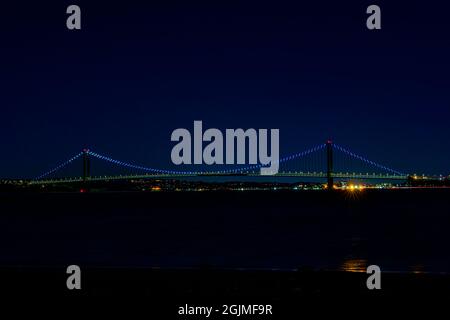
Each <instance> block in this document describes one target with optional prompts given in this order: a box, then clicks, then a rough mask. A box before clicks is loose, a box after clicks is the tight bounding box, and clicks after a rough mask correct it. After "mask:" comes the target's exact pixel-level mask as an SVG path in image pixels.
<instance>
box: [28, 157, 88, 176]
mask: <svg viewBox="0 0 450 320" xmlns="http://www.w3.org/2000/svg"><path fill="white" fill-rule="evenodd" d="M82 154H83V152H80V153H79V154H77V155H75V156H73V157H72V158H70V159H69V160H67V161H66V162H63V163H61V164H60V165H59V166H57V167H55V168H53V169H51V170H49V171H47V172H44V173H43V174H41V175H40V176H38V177H36V178H35V179H36V180H39V179H42V178H45V177H47V176H49V175H50V174H52V173H55V172H56V171H58V170H61V169H62V168H64V167H66V166H68V165H69V164H71V163H72V162H73V161H75V160H76V159H78V158H79V157H81V155H82Z"/></svg>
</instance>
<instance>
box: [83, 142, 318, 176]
mask: <svg viewBox="0 0 450 320" xmlns="http://www.w3.org/2000/svg"><path fill="white" fill-rule="evenodd" d="M323 148H325V144H321V145H318V146H316V147H313V148H311V149H308V150H306V151H303V152H299V153H296V154H293V155H290V156H287V157H283V158H280V159H279V161H278V162H279V163H283V162H288V161H292V160H295V159H299V158H302V157H305V156H307V155H309V154H312V153H314V152H317V151H320V150H322V149H323ZM88 153H89V155H91V156H93V157H95V158H97V159H100V160H103V161H107V162H110V163H113V164H115V165H118V166H122V167H125V168H131V169H137V170H141V171H145V172H151V173H155V174H172V175H193V174H233V173H245V172H248V171H251V170H256V169H260V168H262V167H264V165H263V164H255V165H251V166H246V167H242V168H235V169H226V170H220V171H177V170H164V169H157V168H151V167H145V166H141V165H136V164H132V163H128V162H124V161H120V160H116V159H113V158H111V157H108V156H105V155H102V154H99V153H96V152H93V151H88Z"/></svg>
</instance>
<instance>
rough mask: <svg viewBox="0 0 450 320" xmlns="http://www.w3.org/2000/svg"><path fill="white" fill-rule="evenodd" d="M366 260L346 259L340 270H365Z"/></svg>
mask: <svg viewBox="0 0 450 320" xmlns="http://www.w3.org/2000/svg"><path fill="white" fill-rule="evenodd" d="M366 269H367V260H365V259H348V260H345V261H344V263H343V264H342V266H341V270H342V271H346V272H366Z"/></svg>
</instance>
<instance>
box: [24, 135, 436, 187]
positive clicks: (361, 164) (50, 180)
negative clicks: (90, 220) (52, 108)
mask: <svg viewBox="0 0 450 320" xmlns="http://www.w3.org/2000/svg"><path fill="white" fill-rule="evenodd" d="M79 159H82V175H80V176H77V177H73V176H72V177H68V176H63V177H61V176H59V177H58V176H57V173H58V172H59V171H61V170H62V169H64V168H66V167H68V166H70V165H71V164H72V163H74V162H75V161H77V160H79ZM94 159H95V160H99V161H101V162H104V163H108V164H110V165H113V166H114V167H116V168H122V169H125V170H127V171H128V173H121V174H116V175H92V172H91V161H92V160H94ZM351 162H353V163H354V162H356V163H357V164H358V166H357V167H358V168H359V170H355V169H354V170H350V168H351V167H352V165H351V164H350V163H351ZM262 167H263V165H261V164H256V165H247V166H241V167H233V168H231V169H229V168H227V169H224V170H200V171H190V170H185V171H182V170H168V169H159V168H152V167H146V166H142V165H138V164H134V163H131V162H125V161H121V160H117V159H113V158H111V157H109V156H106V155H103V154H99V153H97V152H94V151H92V150H89V149H84V150H83V151H82V152H80V153H78V154H76V155H75V156H73V157H72V158H70V159H69V160H67V161H65V162H63V163H61V164H59V165H58V166H56V167H54V168H52V169H51V170H48V171H46V172H44V173H42V174H41V175H39V176H38V177H36V178H35V179H33V180H31V181H30V182H29V183H30V184H42V185H45V184H58V183H72V182H88V181H113V180H127V179H164V178H167V179H182V178H188V177H227V176H232V177H236V179H238V178H239V177H242V176H248V177H267V176H262V175H261V174H260V169H261V168H262ZM353 167H354V166H353ZM273 177H292V178H308V179H320V180H326V182H327V186H328V188H332V187H333V184H334V181H335V180H337V179H342V180H345V179H361V180H392V181H397V182H401V181H406V180H407V179H409V178H411V177H415V178H417V176H414V175H411V174H407V173H403V172H401V171H398V170H395V169H392V168H389V167H387V166H384V165H382V164H380V163H377V162H374V161H372V160H369V159H367V158H366V157H364V156H361V155H359V154H356V153H354V152H352V151H350V150H348V149H346V148H344V147H342V146H340V145H337V144H335V143H333V142H332V141H327V142H326V143H323V144H320V145H317V146H314V147H312V148H310V149H308V150H305V151H303V152H299V153H295V154H292V155H289V156H286V157H283V158H280V159H279V171H278V173H277V174H275V175H274V176H273ZM420 178H423V179H426V178H427V177H425V176H421V177H420ZM430 179H431V178H430Z"/></svg>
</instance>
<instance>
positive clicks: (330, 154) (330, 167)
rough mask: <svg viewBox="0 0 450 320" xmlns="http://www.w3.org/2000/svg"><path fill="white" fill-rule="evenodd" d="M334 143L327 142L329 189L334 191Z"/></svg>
mask: <svg viewBox="0 0 450 320" xmlns="http://www.w3.org/2000/svg"><path fill="white" fill-rule="evenodd" d="M333 186H334V183H333V142H332V141H331V140H328V141H327V188H328V190H333Z"/></svg>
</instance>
